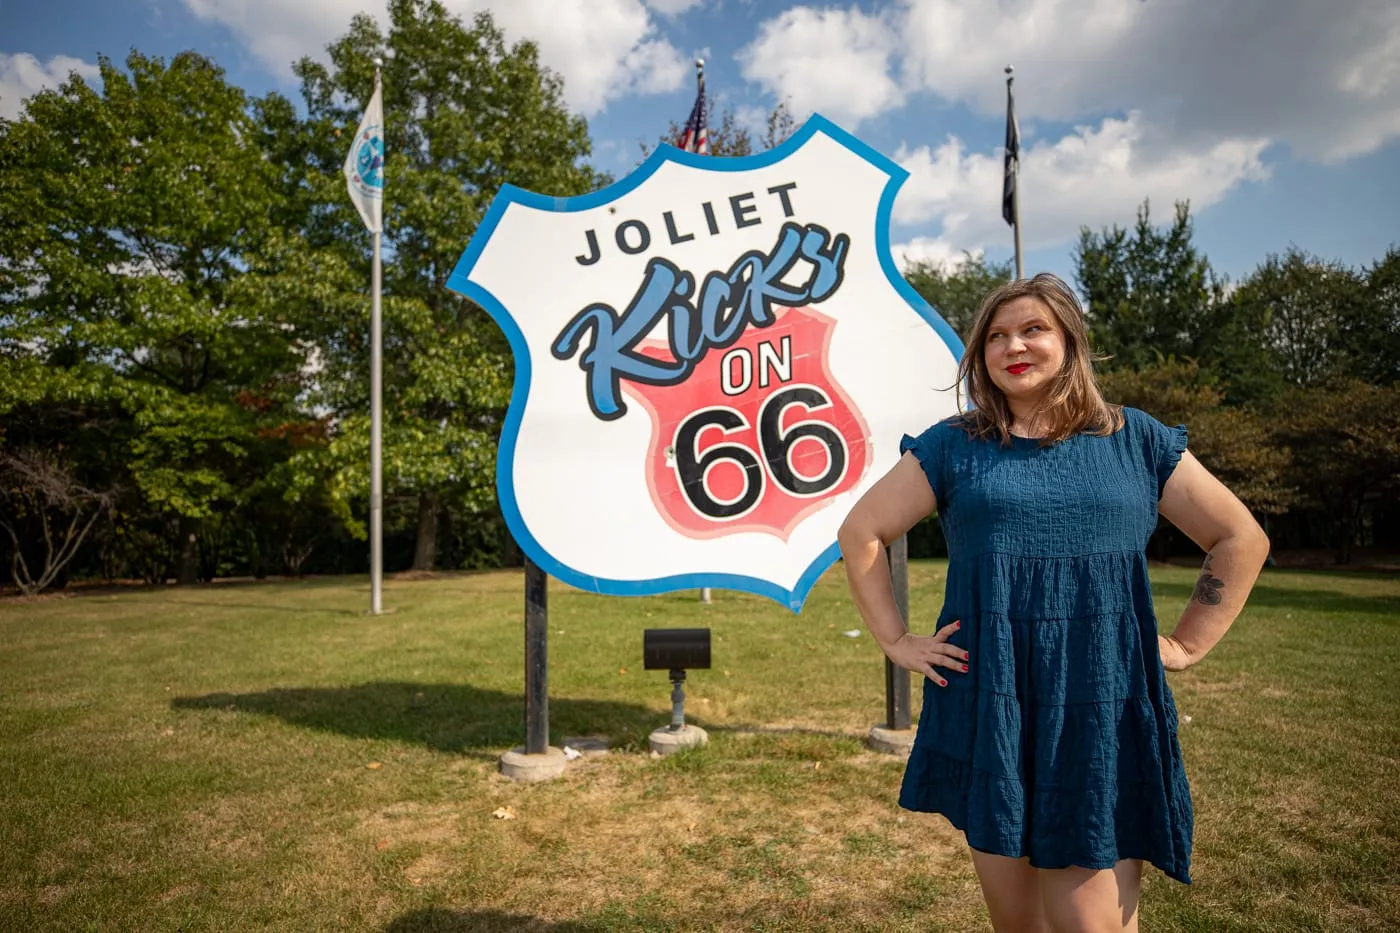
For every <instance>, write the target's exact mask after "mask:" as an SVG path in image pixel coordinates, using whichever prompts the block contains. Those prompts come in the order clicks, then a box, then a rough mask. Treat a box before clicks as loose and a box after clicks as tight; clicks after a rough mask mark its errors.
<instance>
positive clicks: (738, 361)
mask: <svg viewBox="0 0 1400 933" xmlns="http://www.w3.org/2000/svg"><path fill="white" fill-rule="evenodd" d="M906 177H907V175H906V173H905V172H904V170H903V169H901V168H900V167H899V166H898V165H896V164H895V163H893V162H892V161H890V160H889V159H886V158H885V157H883V156H881V155H880V154H878V153H877V152H875V151H874V150H873V149H871V148H870V147H868V146H866V145H865V144H864V143H862V142H860V141H859V140H857V139H855V138H854V137H853V136H851V135H849V134H847V133H846V132H844V131H843V130H841V129H839V128H838V127H836V126H835V125H833V124H832V123H830V122H829V121H827V120H825V119H823V118H821V117H813V118H812V119H811V120H810V121H809V122H808V123H806V124H805V125H804V126H803V127H802V129H801V130H800V131H799V132H798V133H797V134H795V135H794V136H793V137H792V138H791V139H789V140H788V141H787V142H785V143H784V144H783V145H781V146H779V147H778V148H776V149H774V150H771V151H769V152H765V153H762V154H760V155H754V156H747V157H744V158H722V157H711V156H701V155H695V154H691V153H684V152H681V151H679V150H677V149H674V148H672V147H669V146H663V147H661V149H659V150H658V151H657V152H655V153H653V154H652V156H651V158H649V159H648V160H647V161H646V162H645V163H644V164H643V165H642V166H641V167H639V168H638V169H637V171H636V172H634V173H633V174H632V175H630V176H628V177H627V178H625V179H623V180H621V181H619V182H617V183H616V184H614V185H612V186H611V187H608V188H605V189H603V190H601V191H597V192H594V193H593V194H589V195H585V196H582V197H576V198H551V197H545V196H542V195H538V194H533V193H531V192H527V191H523V190H521V189H518V188H512V187H509V186H507V187H506V188H503V189H502V190H501V192H500V194H499V195H498V196H497V197H496V200H495V201H494V203H493V204H492V205H491V209H490V211H489V212H488V213H487V215H486V217H485V218H484V219H483V221H482V223H481V226H480V228H479V230H478V232H477V234H476V236H475V237H474V238H473V239H472V241H471V243H470V245H469V246H468V247H467V250H466V252H465V253H463V255H462V258H461V260H460V261H459V262H458V264H457V268H456V270H455V271H454V272H453V274H452V276H451V278H450V279H449V280H448V286H449V287H450V288H452V289H453V290H454V291H458V292H460V293H462V294H463V295H465V296H466V297H468V298H470V299H471V300H472V301H475V302H476V303H478V304H479V305H481V306H482V307H483V308H485V309H486V310H487V311H488V312H489V313H490V314H491V315H492V316H493V317H494V318H495V319H496V322H497V323H498V324H500V326H501V328H502V329H503V330H504V331H505V333H506V335H507V336H508V338H509V339H510V344H511V348H512V350H513V351H514V354H515V391H514V395H513V396H512V398H511V405H510V410H509V413H508V415H507V418H506V423H505V426H504V428H503V430H502V434H501V443H500V456H499V460H498V463H497V477H496V484H497V490H498V492H499V495H500V502H501V507H502V510H503V511H504V513H505V517H506V521H507V523H508V525H509V526H510V530H511V532H512V534H514V535H515V538H516V541H517V542H518V543H519V545H520V547H521V549H522V550H523V551H524V552H525V554H526V555H528V556H529V558H530V559H531V560H533V561H534V562H535V563H536V564H537V565H539V566H540V567H541V568H543V569H544V570H545V571H546V572H547V573H549V574H550V575H551V576H554V577H556V578H558V579H560V580H563V581H564V582H566V583H569V584H571V585H573V586H576V587H580V588H582V589H586V590H592V591H595V592H599V593H611V594H618V595H641V594H648V593H661V592H667V591H671V590H678V589H698V588H701V587H715V588H725V589H735V590H746V591H748V592H752V593H758V594H761V595H764V596H768V597H770V598H772V599H775V600H777V601H778V602H780V603H782V604H783V605H785V606H788V607H789V608H791V609H793V610H794V611H799V610H800V609H801V607H802V603H803V601H804V599H805V598H806V596H807V593H808V592H809V591H810V590H811V588H812V585H813V584H814V583H815V582H816V580H817V578H818V577H819V576H820V575H821V574H822V572H823V571H825V570H826V569H827V568H828V567H830V566H831V564H832V563H833V562H835V560H836V559H837V557H838V556H839V551H838V549H837V545H836V532H837V529H838V528H839V527H840V524H841V522H842V520H843V519H844V518H845V516H846V513H847V511H849V509H850V507H851V505H852V504H853V503H854V502H855V501H856V499H857V498H859V497H860V495H861V494H862V493H863V492H865V490H866V489H868V488H869V487H870V485H871V484H872V483H874V481H875V480H876V479H878V478H879V477H880V476H881V475H882V474H883V473H885V472H886V471H887V470H888V469H889V468H890V467H892V466H893V465H894V463H895V462H896V461H897V460H898V459H899V440H900V437H901V435H903V434H905V433H918V432H919V431H922V430H923V429H924V428H926V427H928V426H929V425H930V424H932V423H933V422H935V421H937V420H939V419H940V418H944V417H946V416H948V415H950V414H952V413H953V412H954V411H955V410H956V402H955V399H954V394H953V391H952V387H953V385H954V383H955V382H956V380H957V363H958V358H959V356H960V355H961V353H962V345H961V342H960V341H959V340H958V338H957V336H956V335H955V334H954V333H953V331H952V329H951V328H949V327H948V325H947V324H946V323H945V322H944V321H943V320H942V319H941V318H940V317H939V316H938V315H937V314H936V313H935V312H934V311H933V310H932V309H931V308H929V307H928V305H927V304H925V303H924V302H923V301H922V300H921V299H920V298H919V297H918V296H917V295H916V294H915V293H914V291H913V290H912V289H911V288H910V287H909V286H908V285H907V284H906V283H905V281H904V279H903V278H902V277H901V276H900V274H899V272H898V270H897V269H896V267H895V264H894V260H893V257H892V256H891V255H890V250H889V217H890V209H891V207H892V206H893V203H894V197H895V193H896V191H897V190H898V188H899V186H900V184H901V183H902V182H903V181H904V179H905V178H906Z"/></svg>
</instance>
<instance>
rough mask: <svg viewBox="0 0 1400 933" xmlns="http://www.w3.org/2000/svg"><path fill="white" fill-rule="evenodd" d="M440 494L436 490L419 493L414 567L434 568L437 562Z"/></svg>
mask: <svg viewBox="0 0 1400 933" xmlns="http://www.w3.org/2000/svg"><path fill="white" fill-rule="evenodd" d="M437 519H438V495H437V491H436V490H424V491H423V492H421V493H419V494H418V543H417V544H416V545H415V546H414V548H413V569H414V570H432V569H433V568H434V566H436V564H437Z"/></svg>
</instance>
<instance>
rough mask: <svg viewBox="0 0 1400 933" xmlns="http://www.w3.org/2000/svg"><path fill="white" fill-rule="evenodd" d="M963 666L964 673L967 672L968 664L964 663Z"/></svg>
mask: <svg viewBox="0 0 1400 933" xmlns="http://www.w3.org/2000/svg"><path fill="white" fill-rule="evenodd" d="M962 668H963V673H964V674H966V673H967V665H966V664H964V665H963V666H962Z"/></svg>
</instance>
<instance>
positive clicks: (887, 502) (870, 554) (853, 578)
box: [837, 453, 967, 686]
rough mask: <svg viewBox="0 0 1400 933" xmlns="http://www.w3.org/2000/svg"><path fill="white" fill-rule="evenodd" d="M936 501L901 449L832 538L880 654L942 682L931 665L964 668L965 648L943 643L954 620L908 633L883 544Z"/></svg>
mask: <svg viewBox="0 0 1400 933" xmlns="http://www.w3.org/2000/svg"><path fill="white" fill-rule="evenodd" d="M937 506H938V502H937V500H936V499H935V498H934V495H933V490H932V489H931V488H930V487H929V483H928V478H927V477H926V476H925V475H924V469H923V467H922V466H920V465H919V461H918V459H917V458H916V457H915V456H914V455H913V454H912V453H905V454H904V456H902V457H901V458H900V459H899V462H898V463H896V464H895V465H894V467H893V468H892V469H891V470H890V471H889V472H888V473H886V474H885V475H884V476H883V477H881V478H880V480H879V481H878V482H876V483H875V485H874V486H871V487H870V489H869V490H868V491H867V492H866V493H865V495H863V496H861V498H860V500H859V501H857V502H856V504H855V505H854V506H853V507H852V508H851V511H850V514H849V515H847V516H846V520H845V522H843V523H842V525H841V531H840V533H839V534H838V535H837V541H838V542H839V543H840V545H841V557H842V559H843V560H844V561H845V567H846V580H847V582H849V584H850V587H851V596H852V598H853V599H854V600H855V603H856V610H857V611H858V612H860V617H861V619H862V620H864V622H865V627H866V628H868V629H869V630H870V634H871V635H872V636H874V638H875V641H876V642H877V643H878V644H879V645H880V650H882V651H884V652H885V656H886V657H887V658H889V659H890V660H891V661H893V662H894V663H895V664H897V665H899V666H900V667H902V668H905V669H906V670H910V671H914V672H915V673H920V674H923V675H925V676H927V677H931V678H932V679H933V680H934V681H935V682H936V683H938V684H939V685H940V686H947V681H945V680H944V679H943V677H942V676H941V675H940V674H939V673H938V672H937V671H935V670H934V667H935V666H938V667H945V668H948V669H950V670H956V671H966V670H967V663H966V662H967V652H965V651H963V650H962V649H961V648H958V647H956V646H954V645H950V644H948V636H949V635H951V634H952V633H953V632H954V631H956V630H957V628H958V624H957V623H954V624H952V625H945V626H944V627H943V628H942V629H941V630H940V631H939V632H938V634H936V635H932V636H927V635H911V634H910V633H909V632H908V630H907V629H906V628H905V626H904V620H903V618H901V617H900V614H899V607H898V606H896V605H895V601H894V586H893V585H892V583H891V582H890V565H889V561H888V560H887V559H886V557H885V548H886V547H888V546H889V544H890V542H892V541H894V540H895V539H896V538H898V537H899V536H900V535H902V534H904V533H905V532H907V531H908V530H909V529H910V528H913V527H914V525H915V524H916V523H917V522H918V521H919V520H920V519H922V518H924V517H925V516H926V515H928V514H929V513H930V512H932V511H933V510H934V509H935V508H937Z"/></svg>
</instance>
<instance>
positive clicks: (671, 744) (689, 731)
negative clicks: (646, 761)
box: [649, 724, 710, 755]
mask: <svg viewBox="0 0 1400 933" xmlns="http://www.w3.org/2000/svg"><path fill="white" fill-rule="evenodd" d="M708 741H710V737H709V735H708V734H706V732H705V730H704V729H701V728H700V727H699V726H692V725H689V724H686V725H684V726H682V727H681V728H679V729H676V730H674V731H673V730H672V729H671V727H670V726H663V727H662V728H660V729H655V730H653V731H652V733H651V738H650V740H649V744H650V745H651V750H652V751H654V752H656V753H657V754H658V755H670V754H673V753H675V752H678V751H681V750H682V749H687V748H696V747H697V746H700V745H704V744H705V743H706V742H708Z"/></svg>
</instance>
